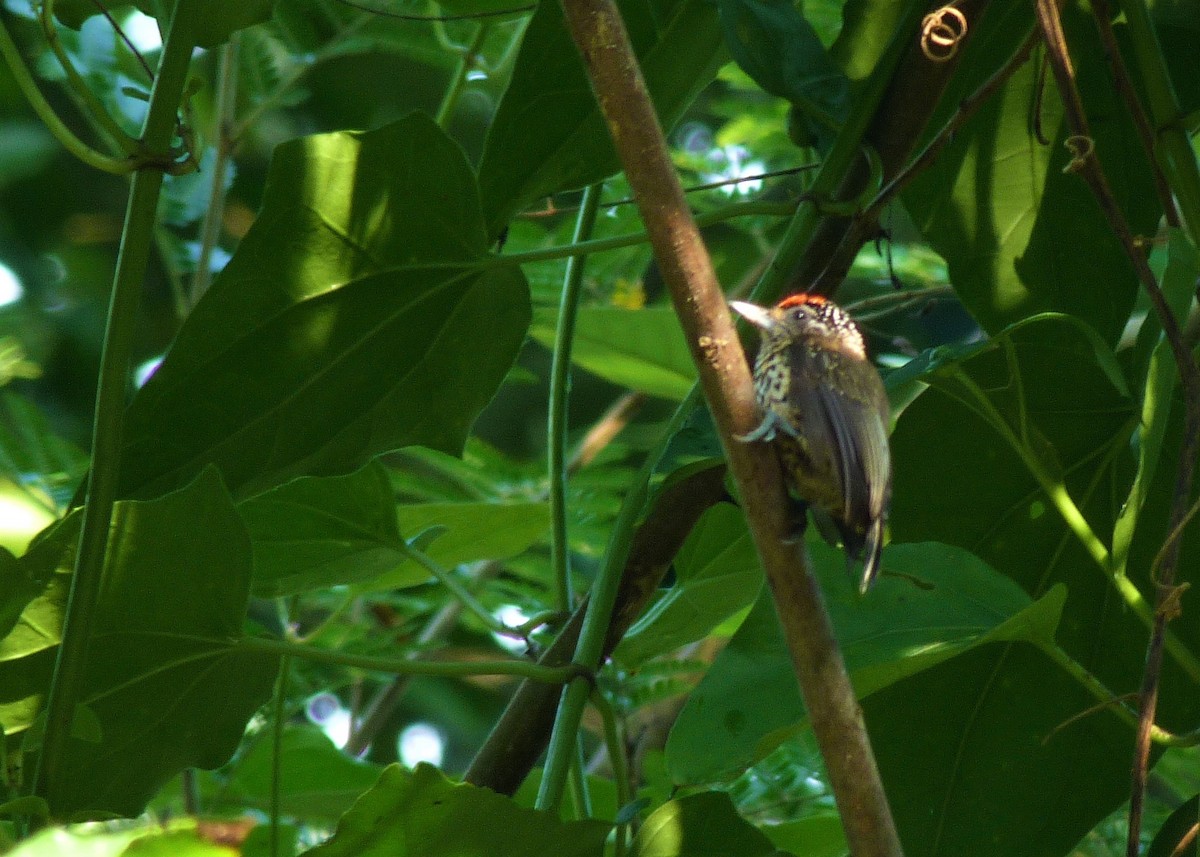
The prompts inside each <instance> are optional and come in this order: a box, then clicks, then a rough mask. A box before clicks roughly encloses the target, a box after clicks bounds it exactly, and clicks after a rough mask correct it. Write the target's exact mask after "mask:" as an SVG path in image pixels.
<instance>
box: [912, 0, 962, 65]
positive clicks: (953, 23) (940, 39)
mask: <svg viewBox="0 0 1200 857" xmlns="http://www.w3.org/2000/svg"><path fill="white" fill-rule="evenodd" d="M967 28H968V27H967V16H966V15H964V14H963V13H962V12H960V11H959V10H958V9H956V8H955V7H953V6H943V7H942V8H940V9H935V10H934V11H932V12H930V13H929V14H928V15H926V16H925V17H924V18H923V19H922V20H921V53H923V54H925V58H926V59H928V60H929V61H930V62H948V61H949V60H951V59H953V58H954V56H955V54H957V53H958V48H959V45H961V44H962V40H963V39H964V38H965V37H966V35H967Z"/></svg>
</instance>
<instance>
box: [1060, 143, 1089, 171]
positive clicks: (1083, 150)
mask: <svg viewBox="0 0 1200 857" xmlns="http://www.w3.org/2000/svg"><path fill="white" fill-rule="evenodd" d="M1063 145H1064V146H1066V147H1067V151H1068V152H1070V153H1071V160H1069V161H1067V165H1066V166H1065V167H1063V172H1064V173H1066V174H1070V173H1077V172H1079V171H1080V170H1081V169H1083V165H1084V163H1085V162H1086V161H1087V159H1088V158H1090V157H1091V156H1092V155H1093V154H1095V152H1096V142H1095V141H1094V140H1093V139H1092V138H1091V137H1084V136H1082V135H1080V134H1072V135H1071V136H1070V137H1068V138H1067V139H1065V140H1063Z"/></svg>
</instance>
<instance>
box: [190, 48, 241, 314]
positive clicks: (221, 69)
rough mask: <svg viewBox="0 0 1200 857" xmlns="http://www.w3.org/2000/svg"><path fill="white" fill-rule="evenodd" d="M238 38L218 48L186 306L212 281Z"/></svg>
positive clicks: (234, 100) (234, 96)
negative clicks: (208, 152)
mask: <svg viewBox="0 0 1200 857" xmlns="http://www.w3.org/2000/svg"><path fill="white" fill-rule="evenodd" d="M239 43H240V39H239V37H238V34H237V32H236V31H235V32H234V33H233V34H232V35H230V37H229V41H228V42H226V43H225V45H224V46H223V47H222V48H221V58H220V61H219V62H218V64H217V86H216V90H217V100H216V104H215V113H216V117H215V121H214V125H215V129H214V130H215V133H214V134H213V140H214V145H215V147H216V157H215V158H214V159H213V165H212V169H211V170H210V173H211V175H210V176H209V189H208V207H207V208H205V210H204V219H203V220H202V221H201V222H200V252H199V253H198V254H197V256H196V272H195V273H194V274H193V275H192V288H191V292H190V294H189V295H188V304H189V306H195V305H196V302H197V301H199V300H200V298H201V296H203V294H204V293H205V292H206V291H208V286H209V283H211V282H212V255H213V250H214V249H215V248H216V246H217V241H218V239H219V238H220V236H221V222H222V220H223V219H224V217H225V191H226V180H225V177H226V175H227V174H228V171H229V158H230V155H231V154H232V153H233V141H232V140H231V139H230V137H229V136H228V131H229V129H230V128H232V127H233V121H234V116H235V114H236V112H237V70H238V46H239Z"/></svg>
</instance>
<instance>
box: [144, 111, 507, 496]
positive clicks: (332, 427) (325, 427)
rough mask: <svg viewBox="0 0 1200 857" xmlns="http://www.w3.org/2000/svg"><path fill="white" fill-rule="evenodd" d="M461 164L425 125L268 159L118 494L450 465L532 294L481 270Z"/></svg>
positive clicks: (150, 404) (163, 376)
mask: <svg viewBox="0 0 1200 857" xmlns="http://www.w3.org/2000/svg"><path fill="white" fill-rule="evenodd" d="M485 244H486V238H485V231H484V225H483V218H482V214H481V213H480V209H479V202H478V193H477V191H476V188H475V181H474V177H473V175H472V173H471V170H470V167H469V166H468V164H467V162H466V159H465V157H464V156H463V153H462V151H461V150H460V149H459V148H458V146H457V145H456V144H454V143H453V142H452V141H451V140H450V139H449V138H447V137H446V135H445V134H444V133H443V132H442V131H441V129H439V128H438V127H437V126H436V125H435V124H434V123H433V122H432V120H430V119H429V118H428V117H425V116H423V115H421V114H412V115H410V116H408V117H407V118H405V119H402V120H400V121H399V122H395V123H393V124H391V125H388V126H386V127H384V128H381V129H379V130H378V131H370V132H366V133H337V134H324V135H318V136H314V137H307V138H304V139H301V140H296V141H293V142H290V143H286V144H284V145H282V146H280V147H279V149H278V150H276V153H275V157H274V159H273V160H272V164H271V173H270V176H269V177H268V182H267V189H266V192H265V196H264V202H263V210H262V213H261V215H260V216H259V218H258V220H257V221H255V223H254V226H253V227H252V228H251V229H250V232H249V233H248V234H247V235H246V237H245V238H244V239H243V241H242V243H241V244H240V245H239V247H238V250H237V253H236V254H235V255H234V257H233V259H232V260H231V261H230V263H229V265H228V266H227V267H226V268H225V270H224V271H223V272H222V274H221V275H220V276H219V277H218V278H217V280H216V282H215V283H214V284H213V287H212V289H211V290H210V291H209V292H208V293H207V294H206V295H205V296H204V298H203V299H202V300H201V301H200V303H199V305H198V306H197V307H196V309H195V311H194V312H193V313H192V315H191V316H190V317H189V318H188V321H187V323H186V324H185V325H184V327H183V329H182V330H181V331H180V333H179V336H178V338H177V340H176V342H175V344H174V345H173V346H172V348H171V350H170V352H169V353H168V354H167V357H166V360H165V361H164V362H163V365H162V366H161V368H160V369H159V370H158V372H157V373H156V374H155V375H154V377H153V378H151V379H150V381H149V382H148V383H147V384H146V386H145V387H144V388H142V390H141V391H140V392H139V394H138V396H137V397H136V398H135V400H134V402H133V405H132V407H131V408H130V412H129V420H128V428H127V432H126V438H127V440H126V446H125V451H124V456H123V459H122V464H123V470H122V479H121V490H122V493H123V495H124V496H131V497H147V496H154V495H156V494H159V493H162V492H164V491H167V490H171V489H172V488H175V487H178V486H179V485H180V484H182V483H184V482H186V481H187V480H189V479H191V478H193V477H194V475H195V474H196V473H197V472H198V471H199V470H200V468H202V467H204V466H205V465H206V464H210V463H211V464H216V465H217V466H218V467H219V468H220V470H221V473H222V476H223V477H224V478H225V480H226V483H227V484H228V485H229V486H230V489H231V490H232V491H233V492H234V493H235V495H237V496H245V495H247V494H253V493H256V492H258V491H261V490H265V489H268V488H271V487H274V486H275V485H278V484H280V483H281V482H283V481H285V480H287V479H289V478H291V477H294V476H298V475H335V474H339V473H346V472H349V471H351V470H354V469H356V468H358V467H361V466H362V465H363V464H365V463H366V462H367V461H368V460H369V459H370V458H371V457H372V456H374V455H375V454H377V453H379V452H383V451H385V450H389V449H395V448H398V447H402V446H406V445H410V444H424V445H427V446H430V447H433V448H435V449H440V450H444V451H447V452H450V453H454V454H457V453H458V452H460V451H461V449H462V444H463V441H464V439H465V437H466V435H467V432H468V431H469V429H470V426H471V424H472V422H473V421H474V419H475V417H476V415H477V414H478V413H479V411H480V410H481V409H482V408H483V406H484V405H485V404H486V403H487V402H488V400H489V399H490V398H491V397H492V395H493V394H494V392H495V390H496V388H497V387H498V385H499V384H500V382H501V381H502V380H503V378H504V376H505V374H506V373H507V371H508V369H509V367H510V366H511V365H512V361H513V360H514V359H515V356H516V353H517V350H518V348H519V347H520V344H521V341H522V340H523V338H524V334H525V329H526V327H527V325H528V322H529V303H528V289H527V286H526V283H525V280H524V277H523V276H522V275H521V273H520V272H519V271H517V270H515V269H512V268H507V267H505V268H495V267H491V268H487V267H484V266H483V263H484V261H485V260H484V252H485Z"/></svg>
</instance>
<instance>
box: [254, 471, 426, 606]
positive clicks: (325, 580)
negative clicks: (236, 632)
mask: <svg viewBox="0 0 1200 857" xmlns="http://www.w3.org/2000/svg"><path fill="white" fill-rule="evenodd" d="M238 512H239V513H241V516H242V520H244V521H245V522H246V527H247V529H248V530H249V531H250V541H251V543H252V544H253V545H254V585H253V588H254V594H255V595H257V596H258V597H260V598H273V597H278V596H283V595H293V594H295V593H298V592H304V591H306V590H310V589H323V588H325V587H327V586H338V585H345V584H349V583H358V582H361V581H366V580H370V579H371V578H373V577H376V576H378V575H380V574H382V573H383V572H385V571H390V570H392V569H394V568H395V567H396V566H397V565H399V564H400V563H401V562H403V561H404V551H403V545H402V543H401V538H400V529H399V527H398V526H397V524H396V497H395V493H394V492H393V490H392V486H391V483H390V481H389V480H388V475H387V471H386V470H385V469H384V468H383V466H382V465H380V464H379V463H378V462H371V463H370V464H368V465H367V466H366V467H364V468H363V469H362V470H359V471H357V472H355V473H351V474H350V475H348V476H326V477H320V476H310V477H305V478H302V479H296V480H293V481H292V482H289V483H287V484H286V485H281V486H279V487H278V488H274V489H272V490H270V491H267V492H265V493H263V494H259V495H258V496H256V497H252V498H250V499H249V500H245V501H243V502H242V503H240V504H238Z"/></svg>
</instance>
